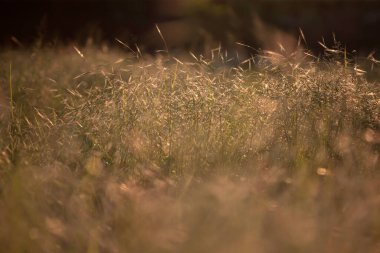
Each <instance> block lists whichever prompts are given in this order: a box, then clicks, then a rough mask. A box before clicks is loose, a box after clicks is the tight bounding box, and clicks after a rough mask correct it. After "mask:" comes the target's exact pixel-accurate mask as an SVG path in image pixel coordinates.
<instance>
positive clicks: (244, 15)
mask: <svg viewBox="0 0 380 253" xmlns="http://www.w3.org/2000/svg"><path fill="white" fill-rule="evenodd" d="M155 24H158V26H159V27H160V29H161V31H162V34H163V35H164V37H165V39H166V42H167V46H168V47H169V49H173V50H189V49H192V50H196V51H197V50H198V51H202V50H208V49H210V48H213V47H215V46H217V45H219V43H220V44H221V45H222V46H224V47H225V48H229V47H233V46H236V44H235V42H237V41H238V42H243V43H245V44H248V45H250V46H252V47H255V48H264V49H271V50H276V49H278V48H279V47H280V46H279V44H281V45H282V46H283V47H284V48H290V49H292V48H294V47H295V46H296V44H297V40H298V39H299V35H300V32H299V28H301V29H302V30H303V32H304V34H305V37H306V41H307V47H308V48H309V49H313V50H316V51H317V50H318V48H320V46H319V45H318V43H317V42H318V41H321V40H322V38H324V40H325V42H326V44H330V45H331V44H333V41H334V39H333V35H332V34H333V33H334V34H335V37H336V39H337V40H338V41H340V42H342V43H343V45H347V47H348V48H349V49H356V50H358V51H360V52H370V51H372V50H373V49H376V48H379V46H380V32H379V25H380V2H379V1H365V0H357V1H354V0H351V1H349V0H346V1H344V0H341V1H339V0H335V1H334V0H261V1H260V0H0V44H1V45H2V46H3V47H4V46H13V47H28V46H31V45H34V44H35V43H36V41H38V42H39V43H46V44H49V43H50V44H52V43H53V44H54V43H70V42H72V41H75V42H77V43H79V44H86V43H104V42H107V43H109V44H116V42H115V38H118V39H120V40H121V41H124V42H126V43H132V44H133V43H137V44H138V45H140V46H141V47H142V48H144V49H145V50H147V51H152V50H155V49H163V47H164V45H163V43H162V40H161V39H160V36H159V35H158V33H157V31H156V28H155Z"/></svg>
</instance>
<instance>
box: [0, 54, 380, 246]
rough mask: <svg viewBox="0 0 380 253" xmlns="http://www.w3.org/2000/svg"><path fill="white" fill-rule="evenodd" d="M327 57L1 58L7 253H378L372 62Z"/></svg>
mask: <svg viewBox="0 0 380 253" xmlns="http://www.w3.org/2000/svg"><path fill="white" fill-rule="evenodd" d="M326 52H327V53H328V54H327V55H326V56H323V57H319V58H316V57H314V56H312V55H310V54H309V53H307V52H300V53H299V54H298V56H297V60H295V59H293V58H292V57H289V56H288V57H285V56H283V55H280V54H274V53H272V52H262V53H261V54H260V55H257V56H255V57H253V58H251V59H250V60H246V61H243V60H242V61H241V62H240V63H237V62H236V60H230V56H229V55H228V54H226V53H225V52H222V51H221V50H217V49H216V50H214V51H213V52H212V54H210V57H209V58H207V59H206V58H204V57H201V56H193V57H192V56H190V58H189V57H188V58H187V60H182V59H177V58H175V57H172V56H168V55H165V54H164V53H162V54H161V55H158V56H156V57H152V56H146V55H145V56H144V55H141V54H140V53H139V52H136V53H128V52H123V51H120V50H116V49H107V48H103V49H99V48H90V47H89V48H84V49H77V48H72V47H62V48H56V49H47V48H46V49H44V48H42V49H41V48H40V49H38V48H36V49H33V50H11V49H9V50H3V51H2V52H0V136H1V137H0V224H1V225H0V249H1V251H2V252H9V253H18V252H31V253H34V252H35V253H37V252H38V253H40V252H62V253H63V252H65V253H66V252H67V253H69V252H88V253H102V252H114V253H116V252H120V253H121V252H136V253H137V252H143V253H149V252H154V253H156V252H181V253H182V252H184V253H185V252H189V253H190V252H191V253H193V252H218V253H223V252H225V253H229V252H239V253H244V252H263V253H266V252H268V253H270V252H273V253H275V252H284V253H287V252H289V253H294V252H308V253H309V252H325V253H327V252H331V253H336V252H353V253H354V252H368V253H379V252H380V211H379V210H380V157H379V155H380V131H379V130H380V86H379V82H378V81H377V79H376V78H374V77H373V75H372V74H371V73H375V71H376V64H377V62H376V60H374V59H369V60H368V62H367V64H368V65H369V66H370V65H371V64H374V66H372V67H373V70H371V68H368V69H367V68H365V69H366V70H368V73H364V72H363V71H362V70H361V69H360V67H358V66H356V63H355V62H354V61H353V60H352V59H349V58H348V57H347V55H346V53H345V52H344V51H343V50H342V51H340V50H339V49H334V50H332V49H327V48H326ZM371 60H372V61H371ZM371 75H372V76H371Z"/></svg>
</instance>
